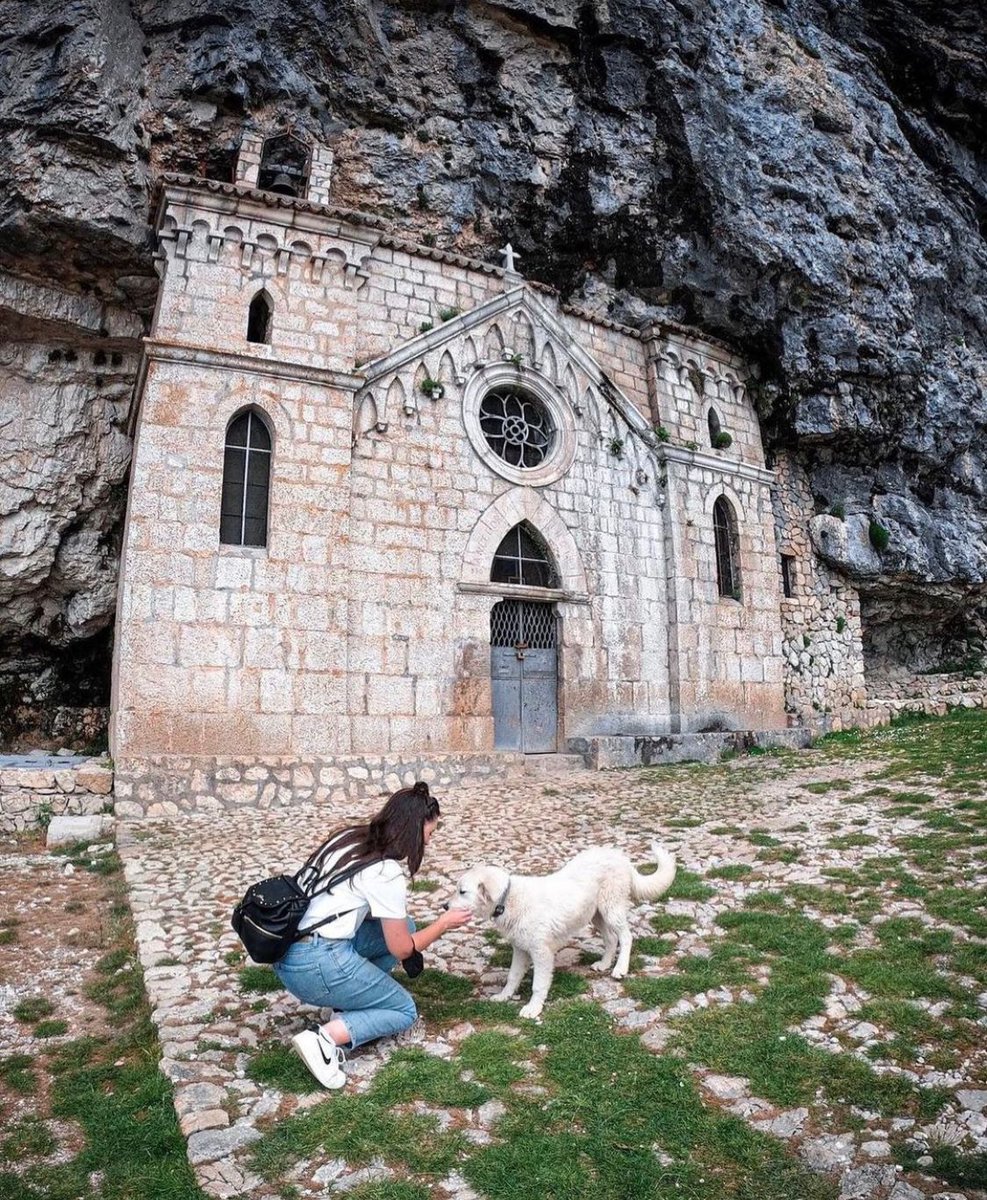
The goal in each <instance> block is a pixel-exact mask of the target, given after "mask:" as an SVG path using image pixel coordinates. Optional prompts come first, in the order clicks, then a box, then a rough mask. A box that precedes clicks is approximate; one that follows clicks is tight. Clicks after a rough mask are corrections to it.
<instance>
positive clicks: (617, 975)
mask: <svg viewBox="0 0 987 1200" xmlns="http://www.w3.org/2000/svg"><path fill="white" fill-rule="evenodd" d="M626 974H627V972H626V971H622V970H621V969H620V967H614V969H613V970H612V971H611V972H610V977H611V979H623V978H624V976H625V975H626Z"/></svg>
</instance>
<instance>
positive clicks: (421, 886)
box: [410, 879, 441, 892]
mask: <svg viewBox="0 0 987 1200" xmlns="http://www.w3.org/2000/svg"><path fill="white" fill-rule="evenodd" d="M440 886H441V885H440V884H439V883H438V881H437V880H435V879H414V880H412V883H411V889H410V890H411V891H413V892H437V891H438V890H439V887H440Z"/></svg>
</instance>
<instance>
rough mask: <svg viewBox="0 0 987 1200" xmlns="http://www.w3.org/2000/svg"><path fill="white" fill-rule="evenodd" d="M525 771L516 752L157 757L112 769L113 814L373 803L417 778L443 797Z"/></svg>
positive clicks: (127, 815)
mask: <svg viewBox="0 0 987 1200" xmlns="http://www.w3.org/2000/svg"><path fill="white" fill-rule="evenodd" d="M523 770H524V756H523V755H521V754H503V753H497V754H436V755H430V756H429V755H419V756H414V755H408V756H401V755H386V756H383V757H381V756H368V755H359V756H349V757H342V758H333V759H322V760H318V759H317V760H309V761H298V760H297V759H291V758H287V757H285V758H240V759H236V758H232V757H223V758H187V757H181V756H178V755H158V756H152V757H149V758H142V759H122V760H120V761H119V762H117V764H116V784H115V789H114V791H115V797H116V805H115V812H116V814H117V816H118V817H125V818H131V819H132V818H141V817H174V816H178V815H180V814H181V813H183V812H222V811H233V810H236V809H238V808H262V809H265V808H286V807H289V806H290V805H293V804H299V803H302V802H306V801H308V802H311V801H315V802H316V803H326V804H329V805H335V804H349V803H350V802H351V801H354V800H361V799H363V798H365V797H366V798H373V800H374V801H377V800H379V799H380V798H381V797H384V796H387V795H389V794H390V793H391V792H394V791H397V789H398V788H400V787H407V786H409V785H410V784H412V783H414V782H415V780H417V779H423V780H425V782H426V783H428V784H429V785H430V786H432V787H434V788H435V790H436V793H437V794H438V795H439V797H440V799H441V794H442V791H441V790H442V788H445V787H452V786H458V785H459V784H462V783H481V782H483V781H484V780H500V781H503V780H506V779H509V778H511V777H512V775H514V774H520V773H521V772H523Z"/></svg>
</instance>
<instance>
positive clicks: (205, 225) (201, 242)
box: [189, 221, 212, 254]
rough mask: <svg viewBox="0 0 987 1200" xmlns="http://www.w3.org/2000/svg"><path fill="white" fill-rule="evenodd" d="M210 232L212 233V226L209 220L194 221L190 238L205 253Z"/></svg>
mask: <svg viewBox="0 0 987 1200" xmlns="http://www.w3.org/2000/svg"><path fill="white" fill-rule="evenodd" d="M210 233H212V226H211V225H210V224H209V222H208V221H193V222H192V236H191V238H190V239H189V240H190V242H191V244H192V245H194V246H197V247H198V249H199V250H200V252H203V254H204V252H205V248H206V245H207V244H208V241H209V235H210Z"/></svg>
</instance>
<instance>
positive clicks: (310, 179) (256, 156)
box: [236, 131, 332, 204]
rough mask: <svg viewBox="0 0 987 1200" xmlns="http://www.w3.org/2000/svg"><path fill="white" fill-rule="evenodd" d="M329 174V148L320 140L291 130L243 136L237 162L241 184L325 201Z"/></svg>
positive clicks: (326, 202) (276, 192) (330, 169)
mask: <svg viewBox="0 0 987 1200" xmlns="http://www.w3.org/2000/svg"><path fill="white" fill-rule="evenodd" d="M331 177H332V151H331V150H330V149H329V147H328V146H325V145H323V144H322V143H320V142H314V141H312V140H311V139H307V138H305V137H301V136H299V135H298V134H297V133H294V132H291V131H286V132H282V133H275V134H269V135H265V134H263V133H259V132H256V131H254V132H247V133H244V135H243V141H242V142H241V143H240V153H239V155H238V157H237V164H236V182H237V183H238V184H239V185H240V186H242V187H250V188H257V189H258V190H260V191H264V192H273V193H274V194H275V195H276V196H290V197H292V198H293V199H296V200H307V201H309V203H311V204H328V203H329V184H330V180H331Z"/></svg>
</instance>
